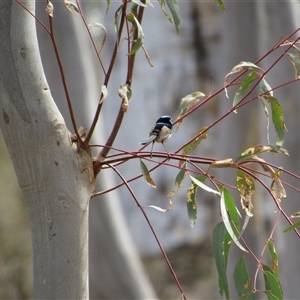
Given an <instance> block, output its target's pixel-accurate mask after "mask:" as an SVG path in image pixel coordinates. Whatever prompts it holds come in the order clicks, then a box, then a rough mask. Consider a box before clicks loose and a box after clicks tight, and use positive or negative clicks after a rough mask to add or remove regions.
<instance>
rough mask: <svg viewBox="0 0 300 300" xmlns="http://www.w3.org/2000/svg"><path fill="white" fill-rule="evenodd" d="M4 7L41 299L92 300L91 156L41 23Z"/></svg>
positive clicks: (19, 167) (14, 151) (12, 145)
mask: <svg viewBox="0 0 300 300" xmlns="http://www.w3.org/2000/svg"><path fill="white" fill-rule="evenodd" d="M23 3H24V5H26V6H27V7H28V8H29V9H30V10H31V11H32V12H34V2H32V1H27V2H23ZM0 5H1V8H0V12H1V16H0V22H1V24H0V27H1V32H0V35H1V36H0V40H1V43H2V45H1V47H2V49H1V53H0V55H1V57H0V64H1V65H0V70H1V71H0V81H1V82H0V95H1V101H0V105H1V117H0V125H1V130H2V133H3V136H4V139H5V142H6V145H7V148H8V150H9V154H10V157H11V159H12V162H13V165H14V169H15V172H16V175H17V178H18V182H19V185H20V187H21V190H22V193H23V196H24V200H25V202H26V205H27V209H28V212H29V218H30V222H31V230H32V240H33V252H34V255H33V257H34V262H33V268H34V270H33V273H34V298H36V299H63V298H65V299H86V298H88V212H89V197H90V194H91V192H92V191H93V189H94V186H95V180H94V175H93V168H92V163H91V157H90V155H89V153H87V152H85V151H83V150H81V149H78V148H77V146H76V144H74V143H72V142H71V139H70V134H69V131H68V130H67V128H66V125H65V123H64V120H63V118H62V116H61V114H60V112H59V111H58V109H57V107H56V105H55V103H54V101H53V99H52V97H51V94H50V90H49V87H48V84H47V82H46V80H45V76H44V73H43V68H42V65H41V61H40V55H39V51H38V44H37V40H36V35H35V20H34V19H33V18H32V16H31V15H30V14H29V13H28V12H26V11H25V10H24V9H23V8H22V7H21V6H20V5H19V4H17V2H15V1H5V2H2V3H1V4H0Z"/></svg>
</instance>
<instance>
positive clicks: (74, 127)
mask: <svg viewBox="0 0 300 300" xmlns="http://www.w3.org/2000/svg"><path fill="white" fill-rule="evenodd" d="M52 19H53V18H52V17H51V16H49V25H50V37H51V41H52V45H53V48H54V52H55V56H56V60H57V63H58V67H59V71H60V76H61V80H62V83H63V86H64V91H65V95H66V98H67V103H68V108H69V112H70V116H71V121H72V125H73V130H74V132H75V134H76V137H77V141H78V144H79V145H80V146H83V142H82V139H81V136H80V135H79V132H78V130H77V125H76V120H75V116H74V111H73V107H72V102H71V98H70V94H69V89H68V85H67V82H66V78H65V73H64V69H63V66H62V61H61V58H60V56H59V52H58V48H57V44H56V41H55V37H54V28H53V21H52Z"/></svg>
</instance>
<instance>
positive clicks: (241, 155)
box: [236, 145, 289, 161]
mask: <svg viewBox="0 0 300 300" xmlns="http://www.w3.org/2000/svg"><path fill="white" fill-rule="evenodd" d="M265 152H272V153H283V154H285V155H289V152H288V151H287V150H285V149H283V148H281V147H280V146H278V145H268V146H266V145H254V146H250V147H245V148H243V149H242V150H240V151H239V152H238V154H237V156H236V161H237V160H239V159H249V158H251V157H252V156H254V155H257V154H260V153H265Z"/></svg>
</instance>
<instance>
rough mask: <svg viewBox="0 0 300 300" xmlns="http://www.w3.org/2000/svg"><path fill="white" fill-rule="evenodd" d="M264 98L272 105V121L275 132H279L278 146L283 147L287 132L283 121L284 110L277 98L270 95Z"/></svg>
mask: <svg viewBox="0 0 300 300" xmlns="http://www.w3.org/2000/svg"><path fill="white" fill-rule="evenodd" d="M263 97H264V98H265V99H266V101H268V102H269V103H270V104H271V108H272V121H273V125H274V127H275V130H276V132H277V139H276V145H277V146H279V147H281V146H282V145H283V142H284V137H285V131H286V128H285V125H284V120H283V109H282V107H281V105H280V103H279V101H278V100H277V99H276V98H275V97H272V96H268V95H264V96H263Z"/></svg>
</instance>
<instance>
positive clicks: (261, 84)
mask: <svg viewBox="0 0 300 300" xmlns="http://www.w3.org/2000/svg"><path fill="white" fill-rule="evenodd" d="M259 88H260V90H261V92H262V93H265V94H266V95H269V96H272V97H273V91H272V88H271V87H270V85H269V84H268V83H267V81H266V80H265V78H264V77H263V78H262V79H261V81H260V82H259Z"/></svg>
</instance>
